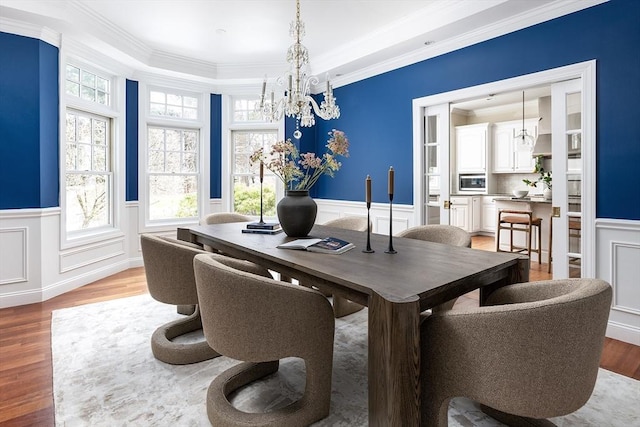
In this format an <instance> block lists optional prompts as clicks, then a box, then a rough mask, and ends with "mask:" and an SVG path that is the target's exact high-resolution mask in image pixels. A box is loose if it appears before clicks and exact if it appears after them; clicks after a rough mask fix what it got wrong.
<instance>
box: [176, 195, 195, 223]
mask: <svg viewBox="0 0 640 427" xmlns="http://www.w3.org/2000/svg"><path fill="white" fill-rule="evenodd" d="M176 216H177V217H178V218H193V217H196V216H198V198H197V197H196V195H195V194H186V195H185V196H184V197H183V198H182V200H180V205H179V208H178V212H177V213H176Z"/></svg>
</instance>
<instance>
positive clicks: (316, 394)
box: [194, 254, 334, 427]
mask: <svg viewBox="0 0 640 427" xmlns="http://www.w3.org/2000/svg"><path fill="white" fill-rule="evenodd" d="M239 262H242V261H238V260H235V259H232V258H222V257H221V256H219V255H216V254H210V255H198V256H196V258H195V260H194V269H195V275H196V284H197V288H198V300H199V302H200V308H201V310H202V323H203V328H204V334H205V337H206V339H207V341H208V342H209V344H210V345H211V346H212V347H214V348H215V349H216V350H218V351H219V352H220V353H221V354H223V355H225V356H229V357H231V358H234V359H237V360H241V361H243V363H240V364H239V365H236V366H234V367H233V368H231V369H229V370H227V371H225V372H223V373H221V374H220V375H218V376H217V377H216V378H215V379H214V380H213V381H212V382H211V384H210V386H209V390H208V392H207V414H208V416H209V420H210V421H211V424H212V425H214V426H216V427H219V426H223V427H225V426H292V427H293V426H303V425H309V424H311V423H313V422H315V421H318V420H320V419H322V418H324V417H326V416H327V415H328V414H329V408H330V402H331V374H332V363H333V334H334V319H333V312H332V311H331V304H329V302H328V301H327V299H326V298H325V297H324V296H323V295H322V294H320V293H319V292H317V291H315V290H313V289H308V288H305V287H302V286H296V285H292V284H289V283H286V282H281V281H275V280H273V279H271V278H269V277H266V275H256V274H253V273H251V272H246V271H242V270H243V268H242V266H241V265H239V264H238V263H239ZM285 357H299V358H302V359H304V362H305V366H306V384H305V391H304V395H303V396H302V398H301V399H300V400H298V401H296V402H294V403H292V404H290V405H288V406H286V407H284V408H281V409H276V410H273V411H271V412H264V413H247V412H243V411H240V410H238V409H236V408H235V407H233V406H232V405H231V404H230V403H229V400H228V396H229V395H230V394H231V393H233V392H234V391H235V390H237V389H239V388H240V387H243V386H245V385H247V384H249V383H250V382H253V381H256V380H258V379H260V378H262V377H264V376H266V375H269V374H271V373H274V372H276V371H277V370H278V367H279V359H282V358H285Z"/></svg>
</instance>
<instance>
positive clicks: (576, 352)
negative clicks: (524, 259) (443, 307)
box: [420, 279, 612, 426]
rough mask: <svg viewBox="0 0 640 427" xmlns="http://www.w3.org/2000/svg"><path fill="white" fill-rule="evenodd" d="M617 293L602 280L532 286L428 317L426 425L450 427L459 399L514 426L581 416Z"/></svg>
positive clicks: (518, 286)
mask: <svg viewBox="0 0 640 427" xmlns="http://www.w3.org/2000/svg"><path fill="white" fill-rule="evenodd" d="M611 295H612V291H611V286H609V284H608V283H607V282H604V281H602V280H598V279H564V280H548V281H541V282H528V283H520V284H515V285H510V286H506V287H504V288H500V289H498V290H496V291H495V292H494V293H492V294H491V295H490V296H489V298H488V300H487V304H488V306H482V307H478V308H470V309H454V310H448V311H441V312H437V313H432V314H429V315H423V322H422V324H421V338H420V342H421V343H422V363H421V373H422V380H423V387H422V421H423V422H422V424H423V425H429V426H446V425H447V409H448V407H449V401H450V399H451V398H453V397H459V396H464V397H467V398H469V399H472V400H474V401H476V402H478V403H480V404H481V405H484V406H486V407H488V408H489V410H488V411H487V412H488V413H489V414H491V416H494V417H496V418H498V419H499V420H500V419H501V417H503V418H502V419H504V420H505V422H506V423H507V424H508V425H528V426H529V425H536V424H539V423H540V420H539V419H545V418H549V417H556V416H562V415H566V414H569V413H571V412H574V411H576V410H577V409H578V408H580V407H581V406H583V405H584V404H585V403H586V402H587V400H588V399H589V397H590V396H591V393H592V391H593V388H594V385H595V382H596V376H597V374H598V366H599V362H600V355H601V352H602V347H603V343H604V336H605V330H606V327H607V319H608V316H609V310H610V305H611ZM514 416H517V417H525V419H524V420H522V419H520V423H516V422H515V421H514V418H517V417H514ZM509 418H511V419H509ZM534 419H535V420H538V422H535V421H534ZM527 423H528V424H527Z"/></svg>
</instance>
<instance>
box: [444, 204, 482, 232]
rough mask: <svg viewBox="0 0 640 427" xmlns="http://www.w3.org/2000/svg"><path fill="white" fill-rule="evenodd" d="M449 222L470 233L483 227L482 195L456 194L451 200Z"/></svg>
mask: <svg viewBox="0 0 640 427" xmlns="http://www.w3.org/2000/svg"><path fill="white" fill-rule="evenodd" d="M450 202H451V204H450V207H449V208H450V211H451V212H450V214H449V215H450V217H449V223H450V224H451V225H455V226H456V227H460V228H462V229H463V230H465V231H468V232H469V233H475V232H477V231H480V229H481V228H482V196H455V197H451V200H450Z"/></svg>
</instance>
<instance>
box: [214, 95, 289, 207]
mask: <svg viewBox="0 0 640 427" xmlns="http://www.w3.org/2000/svg"><path fill="white" fill-rule="evenodd" d="M255 90H256V92H255V93H256V94H257V93H260V92H259V90H260V88H259V87H258V86H256V88H255ZM250 97H251V96H250V95H225V96H223V97H222V111H223V112H224V114H223V116H222V153H221V154H222V171H221V172H222V179H221V187H222V188H221V192H222V194H221V198H222V207H223V209H224V210H226V211H227V212H233V179H232V173H233V154H232V152H231V146H232V142H233V139H232V133H233V131H247V130H276V131H277V132H278V135H277V138H276V139H277V140H278V141H280V140H282V135H284V120H280V121H279V122H277V123H276V122H274V123H269V122H234V121H233V101H234V100H235V99H236V98H240V99H247V98H250ZM282 197H284V184H282V182H281V181H280V180H279V179H276V203H278V201H280V199H281V198H282Z"/></svg>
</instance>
